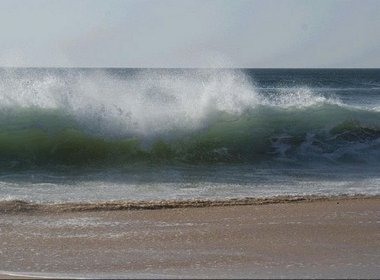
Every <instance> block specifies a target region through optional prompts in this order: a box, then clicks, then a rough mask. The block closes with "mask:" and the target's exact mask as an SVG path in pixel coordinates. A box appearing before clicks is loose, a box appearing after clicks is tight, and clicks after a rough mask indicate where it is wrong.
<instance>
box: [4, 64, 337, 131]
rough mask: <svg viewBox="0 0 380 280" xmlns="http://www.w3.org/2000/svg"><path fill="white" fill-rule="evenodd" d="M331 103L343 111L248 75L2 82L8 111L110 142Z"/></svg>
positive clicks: (22, 77)
mask: <svg viewBox="0 0 380 280" xmlns="http://www.w3.org/2000/svg"><path fill="white" fill-rule="evenodd" d="M31 71H32V70H31ZM326 102H330V103H334V104H335V103H338V101H337V100H332V99H329V98H326V97H323V96H322V95H319V94H316V93H314V92H312V91H311V90H310V89H308V88H288V89H282V90H281V91H280V92H279V93H276V94H273V95H269V96H267V95H266V94H261V93H260V92H258V91H257V90H256V88H255V86H254V84H253V83H252V81H251V80H250V79H249V77H248V76H247V75H245V74H244V73H243V72H242V71H240V70H215V69H213V70H212V69H211V70H191V71H180V70H178V71H175V70H170V71H169V70H167V71H157V70H144V71H140V72H137V73H132V74H126V75H122V76H120V75H119V76H118V75H114V74H110V73H109V72H106V71H103V70H98V71H87V72H74V71H72V72H70V70H67V72H65V73H58V72H57V73H55V72H51V73H39V72H38V71H36V73H34V72H30V73H29V72H27V73H26V74H25V73H24V74H20V73H17V72H16V71H15V70H8V71H5V72H3V74H2V75H1V77H0V104H1V105H0V106H1V107H3V108H4V107H16V106H18V107H24V108H29V107H37V108H47V109H59V110H62V111H64V112H66V113H68V114H69V115H71V116H74V117H75V118H76V119H77V120H78V121H79V122H80V123H81V124H82V125H83V126H84V127H85V128H87V129H88V130H89V131H93V132H94V131H96V133H98V134H104V135H107V136H109V135H111V136H112V135H116V136H118V135H120V136H122V135H137V136H150V135H157V134H163V133H167V132H171V131H173V130H185V131H188V130H194V129H199V128H202V127H204V126H206V125H207V124H208V121H209V119H210V117H212V116H213V115H215V114H216V113H218V112H226V113H228V114H231V115H241V114H242V113H244V112H245V111H247V110H249V109H250V110H252V109H254V108H255V107H256V106H258V105H266V106H277V107H284V108H289V107H297V108H301V107H307V106H313V105H315V104H320V103H326Z"/></svg>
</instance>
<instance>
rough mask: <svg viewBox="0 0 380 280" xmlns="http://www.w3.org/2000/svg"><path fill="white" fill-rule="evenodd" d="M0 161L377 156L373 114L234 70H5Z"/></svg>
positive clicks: (357, 159) (379, 126)
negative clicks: (273, 86) (263, 84)
mask: <svg viewBox="0 0 380 280" xmlns="http://www.w3.org/2000/svg"><path fill="white" fill-rule="evenodd" d="M0 101H1V102H0V168H2V169H4V170H5V169H28V168H38V167H47V166H48V167H54V166H95V167H102V166H103V167H115V166H121V167H122V166H125V165H130V164H136V163H142V164H146V163H148V164H150V163H159V164H161V163H170V164H173V163H174V164H175V163H176V162H177V163H187V164H202V163H211V164H213V163H224V164H229V163H257V164H260V163H262V162H272V163H276V164H278V163H279V164H281V163H284V164H295V165H297V164H357V163H361V164H378V163H379V162H380V154H379V150H380V121H379V120H380V112H379V111H378V110H374V109H373V108H367V107H364V106H352V105H348V104H346V103H345V102H343V101H342V100H341V99H340V98H339V96H337V95H334V93H331V91H329V92H327V93H323V92H321V90H318V91H316V90H313V88H310V87H307V86H305V85H302V84H301V85H296V86H287V87H283V86H282V87H278V89H277V90H270V91H269V92H268V91H265V90H261V89H260V87H259V86H258V85H257V84H256V82H255V80H254V79H252V78H251V77H250V76H248V75H247V73H245V72H244V71H241V70H230V69H202V70H195V69H193V70H183V69H174V70H173V69H170V70H169V69H164V70H160V71H158V70H149V69H145V70H135V71H131V70H120V71H118V72H112V71H111V72H110V70H104V69H103V70H102V69H97V70H92V71H88V70H80V69H55V70H51V69H50V70H49V69H22V70H20V69H5V70H4V69H3V70H2V71H1V72H0Z"/></svg>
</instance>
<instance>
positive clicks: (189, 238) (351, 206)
mask: <svg viewBox="0 0 380 280" xmlns="http://www.w3.org/2000/svg"><path fill="white" fill-rule="evenodd" d="M0 245H1V247H0V270H1V271H2V272H0V274H2V275H0V278H1V277H8V276H7V273H8V272H10V271H12V272H14V273H16V275H29V276H45V277H52V276H58V277H59V276H61V277H92V278H94V277H97V278H99V277H104V278H111V277H112V278H118V277H121V278H126V277H133V278H160V277H163V278H170V277H175V278H179V277H183V278H186V277H190V278H191V277H202V278H205V277H211V278H215V277H234V278H239V277H243V278H247V277H249V278H278V277H291V278H294V277H296V278H298V277H302V278H308V277H311V278H319V277H329V278H332V277H334V278H335V277H339V278H378V277H379V275H380V199H379V198H371V199H353V200H350V199H340V200H335V201H314V202H297V203H280V204H267V205H245V206H220V207H205V208H180V209H159V210H136V211H132V210H123V211H93V212H91V211H89V212H59V213H50V212H43V211H40V212H38V211H37V212H34V211H31V212H24V213H22V212H11V213H0Z"/></svg>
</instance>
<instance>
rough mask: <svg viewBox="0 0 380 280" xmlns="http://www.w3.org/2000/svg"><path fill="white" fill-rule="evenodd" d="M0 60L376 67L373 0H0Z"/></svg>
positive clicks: (377, 20)
mask: <svg viewBox="0 0 380 280" xmlns="http://www.w3.org/2000/svg"><path fill="white" fill-rule="evenodd" d="M0 66H58V67H380V0H373V1H370V0H358V1H333V0H331V1H323V0H318V1H317V0H311V1H287V0H286V1H285V0H283V1H282V0H275V1H270V0H262V1H254V0H249V1H248V0H247V1H245V0H189V1H186V0H124V1H122V0H99V1H98V0H60V1H58V0H0Z"/></svg>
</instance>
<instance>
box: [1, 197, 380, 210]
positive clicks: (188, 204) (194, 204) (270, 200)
mask: <svg viewBox="0 0 380 280" xmlns="http://www.w3.org/2000/svg"><path fill="white" fill-rule="evenodd" d="M378 198H380V195H365V194H354V195H352V194H350V195H348V194H340V195H330V196H326V195H279V196H269V197H242V198H226V199H178V200H174V199H171V200H137V201H135V200H117V201H96V202H63V203H33V202H27V201H23V200H5V201H0V214H1V213H4V214H6V213H26V212H96V211H122V210H160V209H179V208H206V207H230V206H248V205H252V206H253V205H267V204H287V203H309V202H318V201H337V200H357V199H359V200H360V199H378Z"/></svg>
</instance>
